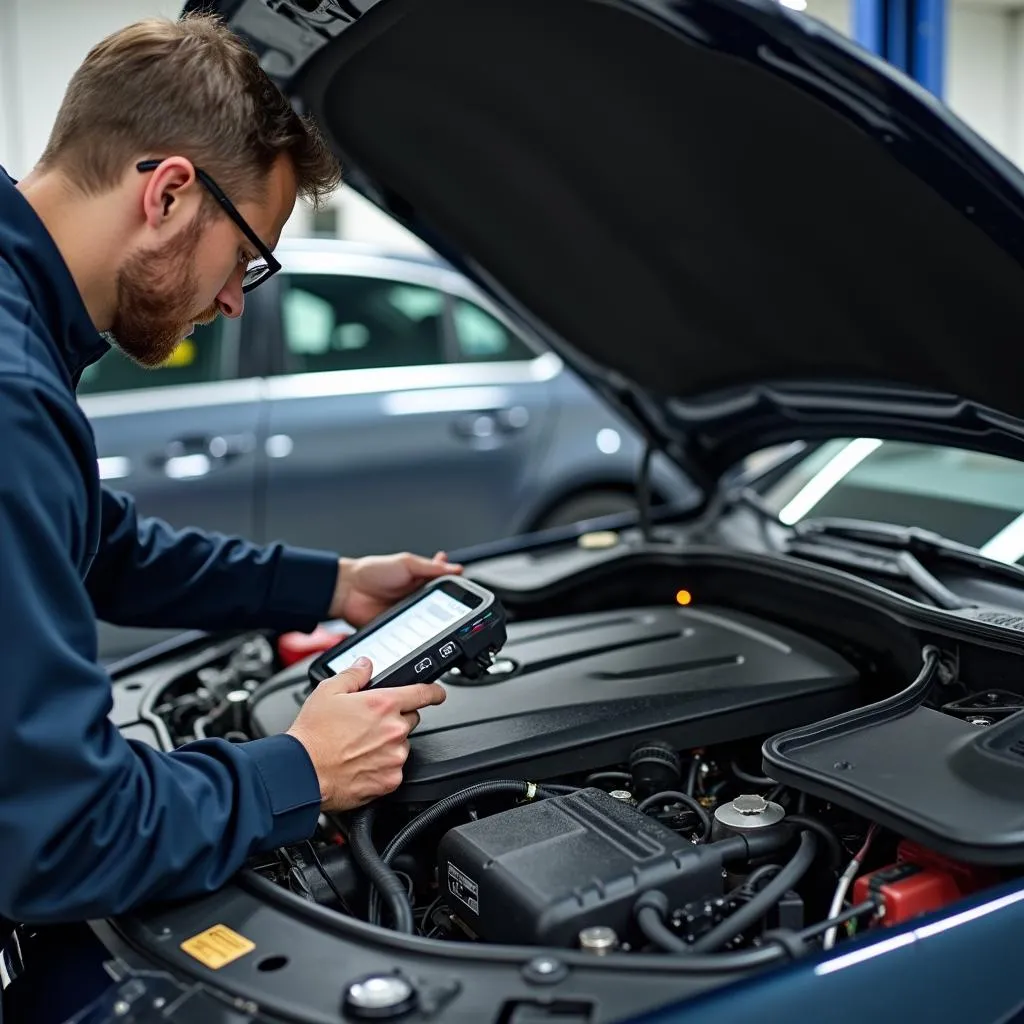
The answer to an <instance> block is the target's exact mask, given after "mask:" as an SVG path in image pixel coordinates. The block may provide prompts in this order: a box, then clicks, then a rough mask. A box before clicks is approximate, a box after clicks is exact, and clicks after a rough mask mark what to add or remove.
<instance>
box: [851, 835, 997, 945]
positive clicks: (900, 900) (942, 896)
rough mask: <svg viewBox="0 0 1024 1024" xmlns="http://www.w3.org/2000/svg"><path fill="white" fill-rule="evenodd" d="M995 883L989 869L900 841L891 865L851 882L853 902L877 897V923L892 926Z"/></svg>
mask: <svg viewBox="0 0 1024 1024" xmlns="http://www.w3.org/2000/svg"><path fill="white" fill-rule="evenodd" d="M997 880H998V876H997V875H996V874H995V873H994V872H993V871H991V870H990V869H986V868H981V867H977V866H976V865H973V864H962V863H960V862H959V861H955V860H950V859H949V858H948V857H944V856H942V854H939V853H935V852H934V851H932V850H929V849H927V848H926V847H923V846H919V845H918V844H917V843H914V842H911V841H910V840H909V839H904V840H902V841H901V842H900V844H899V846H898V847H897V848H896V863H895V864H889V865H887V866H886V867H884V868H879V869H878V870H877V871H871V872H869V873H868V874H865V875H861V876H860V877H859V878H858V879H857V880H856V881H855V882H854V883H853V902H854V903H863V902H864V901H865V900H869V899H871V898H872V897H875V898H877V899H878V900H879V901H880V903H881V906H882V908H883V914H882V920H881V924H883V925H885V926H892V925H896V924H901V923H903V922H904V921H909V920H910V919H911V918H913V917H917V916H918V915H920V914H926V913H928V912H929V911H932V910H939V909H941V908H942V907H945V906H947V905H948V904H950V903H953V902H955V901H956V900H958V899H960V898H961V897H963V896H966V895H968V894H969V893H972V892H977V891H978V890H979V889H984V888H986V887H987V886H989V885H992V884H994V883H995V882H996V881H997Z"/></svg>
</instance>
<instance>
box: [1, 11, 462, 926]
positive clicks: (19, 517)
mask: <svg viewBox="0 0 1024 1024" xmlns="http://www.w3.org/2000/svg"><path fill="white" fill-rule="evenodd" d="M340 178H341V174H340V169H339V167H338V164H337V162H336V161H335V160H334V158H333V156H332V155H331V154H330V152H329V150H328V148H327V146H326V145H325V143H324V141H323V139H322V137H321V135H320V134H319V133H318V132H317V130H316V128H315V127H314V126H313V125H312V124H311V123H309V122H308V121H307V120H306V119H303V118H300V117H299V116H298V115H297V114H296V113H295V112H294V111H293V110H292V108H291V107H290V105H289V103H288V101H287V100H286V99H285V97H284V96H283V95H282V94H281V93H280V91H278V90H277V88H276V87H275V86H274V85H273V84H272V83H271V82H270V80H269V79H268V78H267V77H266V75H265V74H264V73H263V71H262V70H261V68H260V66H259V63H258V60H257V58H256V56H255V55H254V54H253V52H252V51H251V50H249V49H248V48H247V47H246V46H245V44H244V43H242V42H241V41H240V40H239V39H237V38H236V37H235V36H234V35H233V34H232V33H231V32H230V31H229V30H228V29H227V28H226V27H225V26H224V25H223V24H222V23H220V22H218V21H216V20H213V19H211V18H209V17H199V16H192V17H189V18H186V19H184V20H182V21H179V22H172V21H162V20H147V21H144V22H139V23H137V24H135V25H132V26H129V27H128V28H126V29H124V30H123V31H120V32H118V33H116V34H114V35H112V36H110V37H109V38H107V39H106V40H104V41H103V42H102V43H100V44H99V45H97V46H96V47H95V48H94V49H93V50H92V51H91V52H90V53H89V55H88V57H87V58H86V60H85V62H84V63H83V64H82V66H81V67H80V68H79V69H78V71H77V72H76V73H75V75H74V77H73V78H72V80H71V83H70V85H69V87H68V89H67V92H66V95H65V96H64V99H63V103H62V105H61V107H60V111H59V113H58V116H57V119H56V122H55V125H54V128H53V131H52V134H51V136H50V139H49V142H48V144H47V147H46V149H45V151H44V153H43V155H42V157H41V158H40V161H39V163H38V165H37V166H36V167H35V168H34V169H33V170H32V171H31V172H30V173H29V174H28V175H27V176H26V177H25V178H24V179H23V180H21V181H20V182H17V183H15V182H14V181H13V180H12V179H11V178H10V177H9V176H8V175H7V174H6V173H2V172H0V438H2V445H3V449H2V453H0V623H2V628H3V640H2V644H3V653H2V655H0V664H2V666H3V677H2V681H0V693H2V698H0V700H2V704H0V865H2V870H0V914H2V915H4V916H5V917H6V918H8V919H10V920H14V921H21V922H31V923H40V924H45V923H49V922H61V921H74V920H84V919H88V918H95V917H103V916H106V915H111V914H117V913H119V912H123V911H125V910H127V909H128V908H131V907H133V906H136V905H138V904H140V903H142V902H144V901H148V900H151V899H154V898H161V899H163V898H177V897H185V896H190V895H196V894H200V893H204V892H208V891H210V890H214V889H216V888H218V887H219V886H221V885H223V884H224V882H225V881H227V879H228V878H230V876H231V875H232V874H233V873H234V872H236V871H237V870H238V869H239V867H241V865H242V864H243V862H244V861H245V859H246V858H247V857H248V856H249V855H250V854H253V853H255V852H258V851H263V850H268V849H272V848H274V847H277V846H280V845H283V844H287V843H292V842H296V841H300V840H302V839H305V838H308V837H309V836H311V835H312V833H313V831H314V828H315V826H316V822H317V818H318V815H319V814H320V811H321V808H323V809H326V810H334V811H339V810H344V809H347V808H352V807H355V806H358V805H360V804H363V803H365V802H367V801H369V800H371V799H373V798H376V797H379V796H382V795H383V794H385V793H387V792H390V791H391V790H393V789H395V788H396V787H397V786H398V785H399V783H400V782H401V777H402V766H403V764H404V762H405V759H406V757H407V755H408V749H409V747H408V734H409V732H410V731H411V730H412V729H413V728H415V726H416V724H417V722H418V711H419V710H420V709H422V708H424V707H426V706H428V705H434V704H439V703H441V701H443V700H444V696H445V694H444V690H443V689H442V688H441V687H440V686H439V685H437V684H436V683H435V684H430V685H416V686H409V687H403V688H400V689H392V690H382V691H375V690H362V687H364V686H365V685H366V683H367V682H368V681H369V678H370V674H371V670H370V666H369V665H365V664H364V665H361V666H358V667H354V668H353V669H351V670H350V671H348V672H345V673H343V674H342V675H340V676H337V677H335V678H333V679H331V680H328V681H327V682H325V683H323V684H322V685H321V686H320V687H319V688H318V689H317V690H316V691H315V692H314V693H313V694H312V695H311V697H310V698H309V700H308V701H307V702H306V704H305V705H304V707H303V708H302V710H301V711H300V713H299V715H298V718H297V720H296V722H295V724H294V726H293V728H292V729H291V730H290V733H289V734H288V735H283V736H276V737H271V738H268V739H259V740H256V741H254V742H250V743H240V744H232V743H229V742H224V741H221V740H216V739H213V740H208V741H203V742H199V743H193V744H190V745H189V746H188V747H185V748H183V749H180V750H178V751H175V752H173V753H161V752H157V751H155V750H153V749H150V748H149V747H147V746H144V745H142V744H138V743H134V742H132V741H127V740H125V739H124V738H122V736H121V735H120V734H119V732H118V730H117V729H116V728H115V727H114V726H113V725H112V724H111V722H110V721H109V719H108V717H107V716H108V713H109V712H110V710H111V706H112V696H111V682H110V678H109V677H108V675H107V673H106V672H105V671H104V669H103V668H102V667H100V665H99V664H98V663H97V627H96V620H97V618H99V619H103V620H106V621H108V622H112V623H116V624H120V625H126V626H147V627H172V628H183V629H187V628H199V629H208V630H243V629H250V628H268V629H273V630H282V631H283V630H302V631H310V630H311V629H313V628H314V627H315V626H316V625H317V623H318V622H320V621H321V620H324V619H333V618H342V619H345V620H347V621H349V622H350V623H352V624H354V625H357V626H358V625H361V624H364V623H366V622H367V621H369V620H370V619H371V618H372V617H374V616H375V615H376V614H379V613H380V612H382V611H383V610H385V609H386V608H388V607H389V606H390V605H391V604H393V603H394V602H395V601H397V600H398V599H399V598H401V597H404V596H405V595H406V594H408V593H409V592H411V591H413V590H414V589H416V588H418V587H419V586H420V585H421V584H422V583H423V582H424V581H426V580H429V579H432V578H435V577H437V576H440V575H443V574H445V573H450V572H458V571H459V567H458V566H454V565H450V564H448V562H447V560H446V556H445V555H444V554H443V553H439V554H438V555H436V556H435V557H434V558H433V559H428V558H421V557H416V556H413V555H408V554H401V555H391V556H385V557H370V558H360V559H355V560H351V559H346V558H339V557H338V555H336V554H328V553H322V552H316V551H310V550H305V549H300V548H294V547H287V546H284V545H282V544H271V545H269V546H266V547H257V546H254V545H252V544H250V543H248V542H246V541H244V540H242V539H240V538H235V537H223V536H219V535H212V534H209V533H204V532H202V531H199V530H181V531H175V530H172V529H171V528H170V527H169V526H168V525H167V524H165V523H163V522H160V521H157V520H153V519H143V518H140V517H139V516H138V515H137V514H136V510H135V506H134V504H133V502H132V499H131V498H130V497H129V496H128V495H126V494H121V493H116V492H114V491H111V490H108V489H107V488H105V487H103V486H101V484H100V480H99V476H98V468H97V461H96V449H95V445H94V439H93V434H92V431H91V429H90V425H89V423H88V421H87V420H86V418H85V416H84V415H83V413H82V412H81V411H80V409H79V407H78V405H77V403H76V398H75V388H76V386H77V383H78V381H79V379H80V377H81V374H82V371H83V370H84V369H85V368H86V367H87V366H88V365H89V364H91V363H93V362H94V361H95V360H97V359H99V358H100V357H101V356H102V355H103V354H104V353H105V352H106V351H107V350H108V347H109V345H110V344H114V345H116V346H117V347H118V348H120V349H121V350H122V351H123V352H124V353H126V354H127V355H128V356H130V357H131V358H133V359H135V360H136V361H137V362H139V363H141V364H143V365H147V366H159V365H160V364H161V363H162V362H164V361H165V360H166V359H167V358H168V357H169V356H170V354H171V353H172V351H173V350H174V348H175V346H176V345H177V344H178V342H179V341H180V339H181V338H182V337H184V336H185V335H187V334H188V333H190V332H191V330H192V329H193V325H194V324H202V323H208V322H210V321H211V320H212V319H214V318H215V317H216V316H218V315H223V316H227V317H237V316H241V314H242V308H243V304H244V299H243V284H244V285H245V288H246V290H248V289H249V288H250V287H252V286H253V285H254V284H256V283H259V282H260V281H261V280H265V279H266V276H268V275H269V273H272V272H273V270H274V269H276V263H275V262H274V259H273V256H272V254H271V252H270V250H272V249H273V247H274V245H275V244H276V243H277V240H278V238H279V236H280V234H281V231H282V228H283V226H284V224H285V221H286V220H287V219H288V217H289V215H290V214H291V212H292V207H293V205H294V203H295V200H296V196H297V195H301V196H303V197H304V198H306V199H307V200H309V201H311V202H312V203H314V204H316V203H317V202H319V201H320V200H322V199H323V197H324V196H325V195H326V194H328V193H329V192H331V191H332V190H333V189H334V188H335V187H336V186H337V185H338V184H339V182H340ZM351 500H352V501H358V500H359V495H358V494H353V495H352V499H351Z"/></svg>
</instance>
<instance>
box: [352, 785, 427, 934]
mask: <svg viewBox="0 0 1024 1024" xmlns="http://www.w3.org/2000/svg"><path fill="white" fill-rule="evenodd" d="M374 813H375V812H374V806H373V804H370V805H369V806H368V807H364V808H362V809H361V810H358V811H356V812H355V813H354V814H353V815H352V824H351V826H350V828H349V836H348V842H349V846H350V848H351V849H352V856H353V857H355V860H356V863H357V864H358V865H359V866H360V868H362V870H363V874H365V875H366V877H367V879H368V880H369V882H370V897H371V900H372V898H373V896H374V894H376V893H379V894H380V896H381V898H383V899H384V901H385V902H386V903H387V905H388V909H389V910H390V911H391V918H392V923H393V925H394V928H395V931H399V932H405V933H406V934H407V935H411V934H413V927H414V924H413V918H412V907H411V906H410V905H409V899H408V896H407V895H406V891H405V886H404V885H403V884H402V880H401V879H400V878H399V877H398V876H397V875H396V874H395V873H394V871H392V870H391V868H389V867H388V866H387V864H385V863H384V861H383V860H382V859H381V857H380V856H379V854H378V853H377V850H376V848H375V847H374V845H373V838H372V830H373V818H374Z"/></svg>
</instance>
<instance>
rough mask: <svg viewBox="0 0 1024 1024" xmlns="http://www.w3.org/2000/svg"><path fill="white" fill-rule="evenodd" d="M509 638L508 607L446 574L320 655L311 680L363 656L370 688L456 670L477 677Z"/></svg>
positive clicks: (427, 679) (424, 680)
mask: <svg viewBox="0 0 1024 1024" xmlns="http://www.w3.org/2000/svg"><path fill="white" fill-rule="evenodd" d="M505 639H506V636H505V610H504V608H502V606H501V602H500V601H499V600H498V599H497V598H496V597H495V596H494V594H492V593H491V592H490V591H489V590H486V589H485V588H484V587H481V586H480V585H479V584H477V583H472V582H470V581H469V580H465V579H462V578H461V577H459V576H442V577H440V578H438V579H436V580H433V581H431V582H430V583H428V584H427V585H426V586H425V587H423V588H422V589H421V590H418V591H417V592H416V593H415V594H412V595H411V596H410V597H407V598H406V599H405V600H404V601H401V602H399V603H398V604H397V605H396V606H395V607H394V608H392V609H391V610H390V611H387V612H385V613H384V614H383V615H380V616H378V617H377V618H376V619H374V620H373V622H371V623H370V624H369V625H368V626H365V627H363V628H362V629H360V630H359V631H358V632H356V633H353V634H352V635H351V636H350V637H347V638H346V639H345V640H343V641H342V642H341V643H339V644H337V645H336V646H335V647H332V648H331V649H330V650H329V651H326V652H325V653H324V654H322V655H320V657H319V658H317V659H316V661H314V662H313V664H312V665H311V666H310V669H309V678H310V682H311V683H313V684H314V685H316V684H317V683H320V682H323V680H325V679H329V678H331V676H336V675H337V674H338V673H339V672H344V671H345V669H347V668H349V667H350V666H351V665H352V663H353V662H354V661H355V660H356V659H357V658H359V657H365V658H369V659H370V661H371V662H372V663H373V676H372V677H371V679H370V684H369V685H370V686H372V687H377V686H407V685H408V684H410V683H429V682H433V681H434V680H435V679H439V678H440V677H441V676H443V675H445V674H446V673H448V672H450V671H451V670H452V669H458V671H459V673H460V674H461V675H462V676H464V677H467V678H469V679H474V678H479V677H480V676H482V675H483V673H484V672H486V671H487V669H488V668H489V667H490V665H491V663H492V661H493V659H494V655H495V654H497V653H498V651H500V650H501V648H502V647H503V646H504V644H505Z"/></svg>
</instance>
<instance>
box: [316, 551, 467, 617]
mask: <svg viewBox="0 0 1024 1024" xmlns="http://www.w3.org/2000/svg"><path fill="white" fill-rule="evenodd" d="M461 572H462V566H461V565H453V564H452V563H450V562H449V561H448V556H447V555H446V554H445V553H444V552H443V551H438V553H437V554H436V555H434V557H433V558H432V559H429V558H423V557H422V556H420V555H410V554H407V553H406V554H401V555H371V556H369V557H367V558H342V559H340V560H339V562H338V585H337V587H335V590H334V599H333V600H332V601H331V610H330V612H329V613H328V617H329V618H332V619H344V620H345V621H346V622H350V623H351V624H352V625H353V626H355V627H357V628H358V627H360V626H365V625H366V624H367V623H368V622H370V621H371V620H372V619H375V618H376V617H377V616H378V615H380V614H382V613H383V612H386V611H387V610H388V609H389V608H390V607H391V606H392V605H393V604H394V603H395V602H396V601H399V600H401V599H402V598H403V597H405V596H406V595H408V594H411V593H412V592H413V591H414V590H417V589H418V588H419V587H421V586H423V584H424V583H427V582H428V581H429V580H432V579H436V578H437V577H438V576H451V575H457V574H459V573H461Z"/></svg>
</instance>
